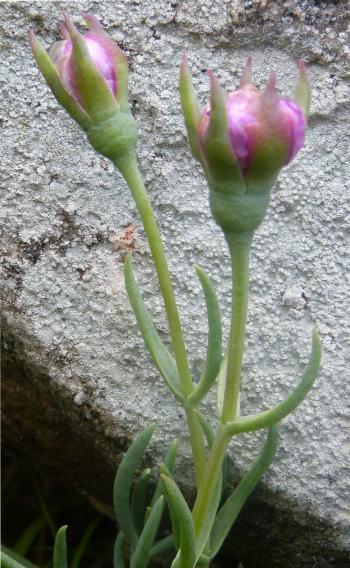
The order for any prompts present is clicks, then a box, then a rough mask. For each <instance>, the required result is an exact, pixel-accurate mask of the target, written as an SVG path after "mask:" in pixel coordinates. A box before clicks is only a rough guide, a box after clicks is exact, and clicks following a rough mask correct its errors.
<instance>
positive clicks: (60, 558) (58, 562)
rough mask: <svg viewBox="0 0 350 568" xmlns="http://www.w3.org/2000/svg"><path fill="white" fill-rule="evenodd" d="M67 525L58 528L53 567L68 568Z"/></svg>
mask: <svg viewBox="0 0 350 568" xmlns="http://www.w3.org/2000/svg"><path fill="white" fill-rule="evenodd" d="M67 528H68V527H67V525H64V526H63V527H61V528H60V529H58V531H57V534H56V538H55V545H54V548H53V568H68V564H67V539H66V531H67Z"/></svg>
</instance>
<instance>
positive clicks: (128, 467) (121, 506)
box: [113, 425, 155, 548]
mask: <svg viewBox="0 0 350 568" xmlns="http://www.w3.org/2000/svg"><path fill="white" fill-rule="evenodd" d="M154 429H155V426H154V425H152V426H149V427H148V428H146V429H145V430H143V431H142V432H140V434H138V436H136V438H135V440H134V441H133V443H132V444H131V446H130V448H129V449H128V451H127V452H126V454H125V456H124V457H123V459H122V461H121V464H120V465H119V468H118V471H117V475H116V477H115V481H114V489H113V503H114V511H115V516H116V519H117V521H118V525H119V527H120V529H121V531H122V532H123V533H124V535H125V536H126V538H127V540H128V541H129V542H130V544H131V547H132V548H135V547H136V545H137V541H138V535H137V532H136V529H135V527H134V523H133V519H132V514H131V508H130V491H131V483H132V477H133V475H134V473H135V471H136V469H137V467H138V466H139V464H140V462H141V459H142V455H143V453H144V451H145V449H146V447H147V445H148V443H149V441H150V439H151V437H152V434H153V432H154Z"/></svg>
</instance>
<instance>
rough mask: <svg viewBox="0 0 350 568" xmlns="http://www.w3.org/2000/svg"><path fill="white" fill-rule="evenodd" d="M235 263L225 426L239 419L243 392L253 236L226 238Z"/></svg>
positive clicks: (233, 234)
mask: <svg viewBox="0 0 350 568" xmlns="http://www.w3.org/2000/svg"><path fill="white" fill-rule="evenodd" d="M225 236H226V240H227V243H228V246H229V250H230V255H231V263H232V306H231V328H230V338H229V344H228V362H227V374H226V383H225V395H224V403H223V411H222V417H221V418H222V422H223V423H224V424H225V423H226V422H229V421H232V420H234V419H235V418H236V417H237V414H238V404H239V388H240V378H241V370H242V362H243V349H244V337H245V330H246V323H247V307H248V283H249V255H250V247H251V242H252V234H251V233H237V234H235V233H229V234H226V235H225Z"/></svg>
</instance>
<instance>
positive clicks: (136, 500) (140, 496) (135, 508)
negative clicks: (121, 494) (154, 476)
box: [131, 467, 151, 534]
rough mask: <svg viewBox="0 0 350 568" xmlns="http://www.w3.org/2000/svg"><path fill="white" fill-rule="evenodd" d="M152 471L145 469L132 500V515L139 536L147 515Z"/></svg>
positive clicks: (137, 482)
mask: <svg viewBox="0 0 350 568" xmlns="http://www.w3.org/2000/svg"><path fill="white" fill-rule="evenodd" d="M150 477H151V469H150V468H149V467H148V468H147V469H145V470H144V471H143V472H142V473H141V475H140V476H139V478H138V479H137V481H136V483H135V486H134V490H133V492H132V498H131V515H132V519H133V523H134V527H135V529H136V532H137V533H138V534H141V532H142V529H143V525H144V521H145V514H146V496H147V488H148V484H149V480H150Z"/></svg>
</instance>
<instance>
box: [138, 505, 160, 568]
mask: <svg viewBox="0 0 350 568" xmlns="http://www.w3.org/2000/svg"><path fill="white" fill-rule="evenodd" d="M163 501H164V497H163V495H161V496H160V497H159V498H158V499H157V501H156V502H155V504H154V506H153V507H152V510H151V512H150V514H149V516H148V518H147V521H146V522H145V526H144V528H143V531H142V533H141V535H140V538H139V541H138V543H137V546H136V548H135V551H134V553H133V554H132V557H131V562H130V568H146V567H147V566H148V562H149V559H150V552H151V549H152V546H153V542H154V539H155V537H156V534H157V531H158V527H159V523H160V521H161V518H162V514H163Z"/></svg>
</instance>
